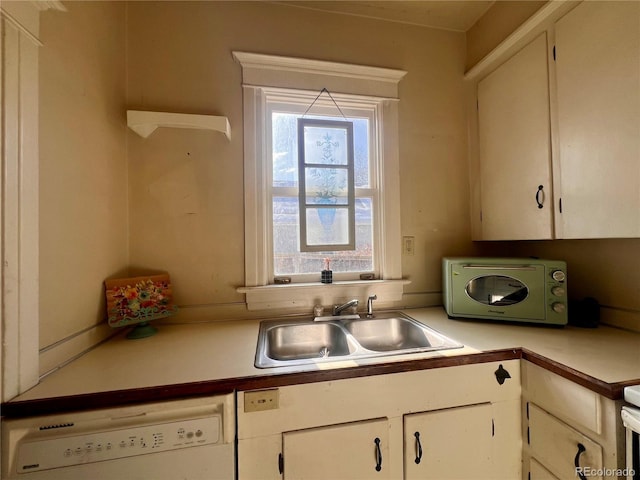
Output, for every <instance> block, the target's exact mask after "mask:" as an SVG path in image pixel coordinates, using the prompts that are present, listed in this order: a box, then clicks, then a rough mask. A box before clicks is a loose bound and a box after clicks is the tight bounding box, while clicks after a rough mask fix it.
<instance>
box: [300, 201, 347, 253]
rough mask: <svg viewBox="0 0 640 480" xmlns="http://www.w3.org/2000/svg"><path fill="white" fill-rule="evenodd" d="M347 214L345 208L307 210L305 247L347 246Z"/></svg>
mask: <svg viewBox="0 0 640 480" xmlns="http://www.w3.org/2000/svg"><path fill="white" fill-rule="evenodd" d="M348 213H349V210H348V209H347V208H307V245H345V244H348V243H349V216H348ZM334 248H336V247H334Z"/></svg>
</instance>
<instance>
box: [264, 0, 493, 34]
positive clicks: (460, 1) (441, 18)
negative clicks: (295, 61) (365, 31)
mask: <svg viewBox="0 0 640 480" xmlns="http://www.w3.org/2000/svg"><path fill="white" fill-rule="evenodd" d="M276 3H280V4H283V5H289V6H294V7H300V8H308V9H312V10H323V11H328V12H335V13H342V14H346V15H356V16H359V17H368V18H378V19H382V20H388V21H394V22H401V23H408V24H412V25H420V26H425V27H432V28H441V29H445V30H455V31H458V32H466V31H467V30H468V29H469V28H470V27H471V26H472V25H473V24H474V23H476V21H477V20H478V19H479V18H480V17H481V16H482V15H483V14H484V13H485V12H486V11H487V10H488V9H489V7H491V5H493V3H494V1H493V0H491V1H489V0H486V1H485V0H448V1H446V0H445V1H443V0H413V1H406V0H379V1H370V0H339V1H336V0H330V1H326V0H283V1H278V2H276Z"/></svg>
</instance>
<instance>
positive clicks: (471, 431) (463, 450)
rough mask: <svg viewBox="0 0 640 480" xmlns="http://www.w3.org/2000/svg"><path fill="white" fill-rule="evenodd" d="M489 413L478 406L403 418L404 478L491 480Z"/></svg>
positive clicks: (494, 476) (489, 407) (483, 405)
mask: <svg viewBox="0 0 640 480" xmlns="http://www.w3.org/2000/svg"><path fill="white" fill-rule="evenodd" d="M491 412H492V411H491V404H490V403H482V404H478V405H469V406H464V407H456V408H447V409H444V410H435V411H431V412H424V413H415V414H411V415H405V417H404V450H405V452H404V472H405V479H406V480H412V479H434V480H445V479H460V480H461V479H469V480H472V479H473V480H479V479H491V480H495V479H496V478H497V477H496V475H495V471H494V468H493V459H492V451H493V445H492V438H493V419H492V413H491Z"/></svg>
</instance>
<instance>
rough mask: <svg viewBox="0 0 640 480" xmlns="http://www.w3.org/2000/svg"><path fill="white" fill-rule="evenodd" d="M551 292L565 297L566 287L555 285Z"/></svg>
mask: <svg viewBox="0 0 640 480" xmlns="http://www.w3.org/2000/svg"><path fill="white" fill-rule="evenodd" d="M551 293H552V294H554V295H555V296H556V297H564V294H565V290H564V287H553V288H552V289H551Z"/></svg>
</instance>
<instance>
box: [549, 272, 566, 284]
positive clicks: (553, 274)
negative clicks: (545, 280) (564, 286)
mask: <svg viewBox="0 0 640 480" xmlns="http://www.w3.org/2000/svg"><path fill="white" fill-rule="evenodd" d="M551 278H553V279H554V280H555V281H556V282H564V280H565V278H566V276H565V274H564V272H563V271H562V270H554V271H553V272H551Z"/></svg>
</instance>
